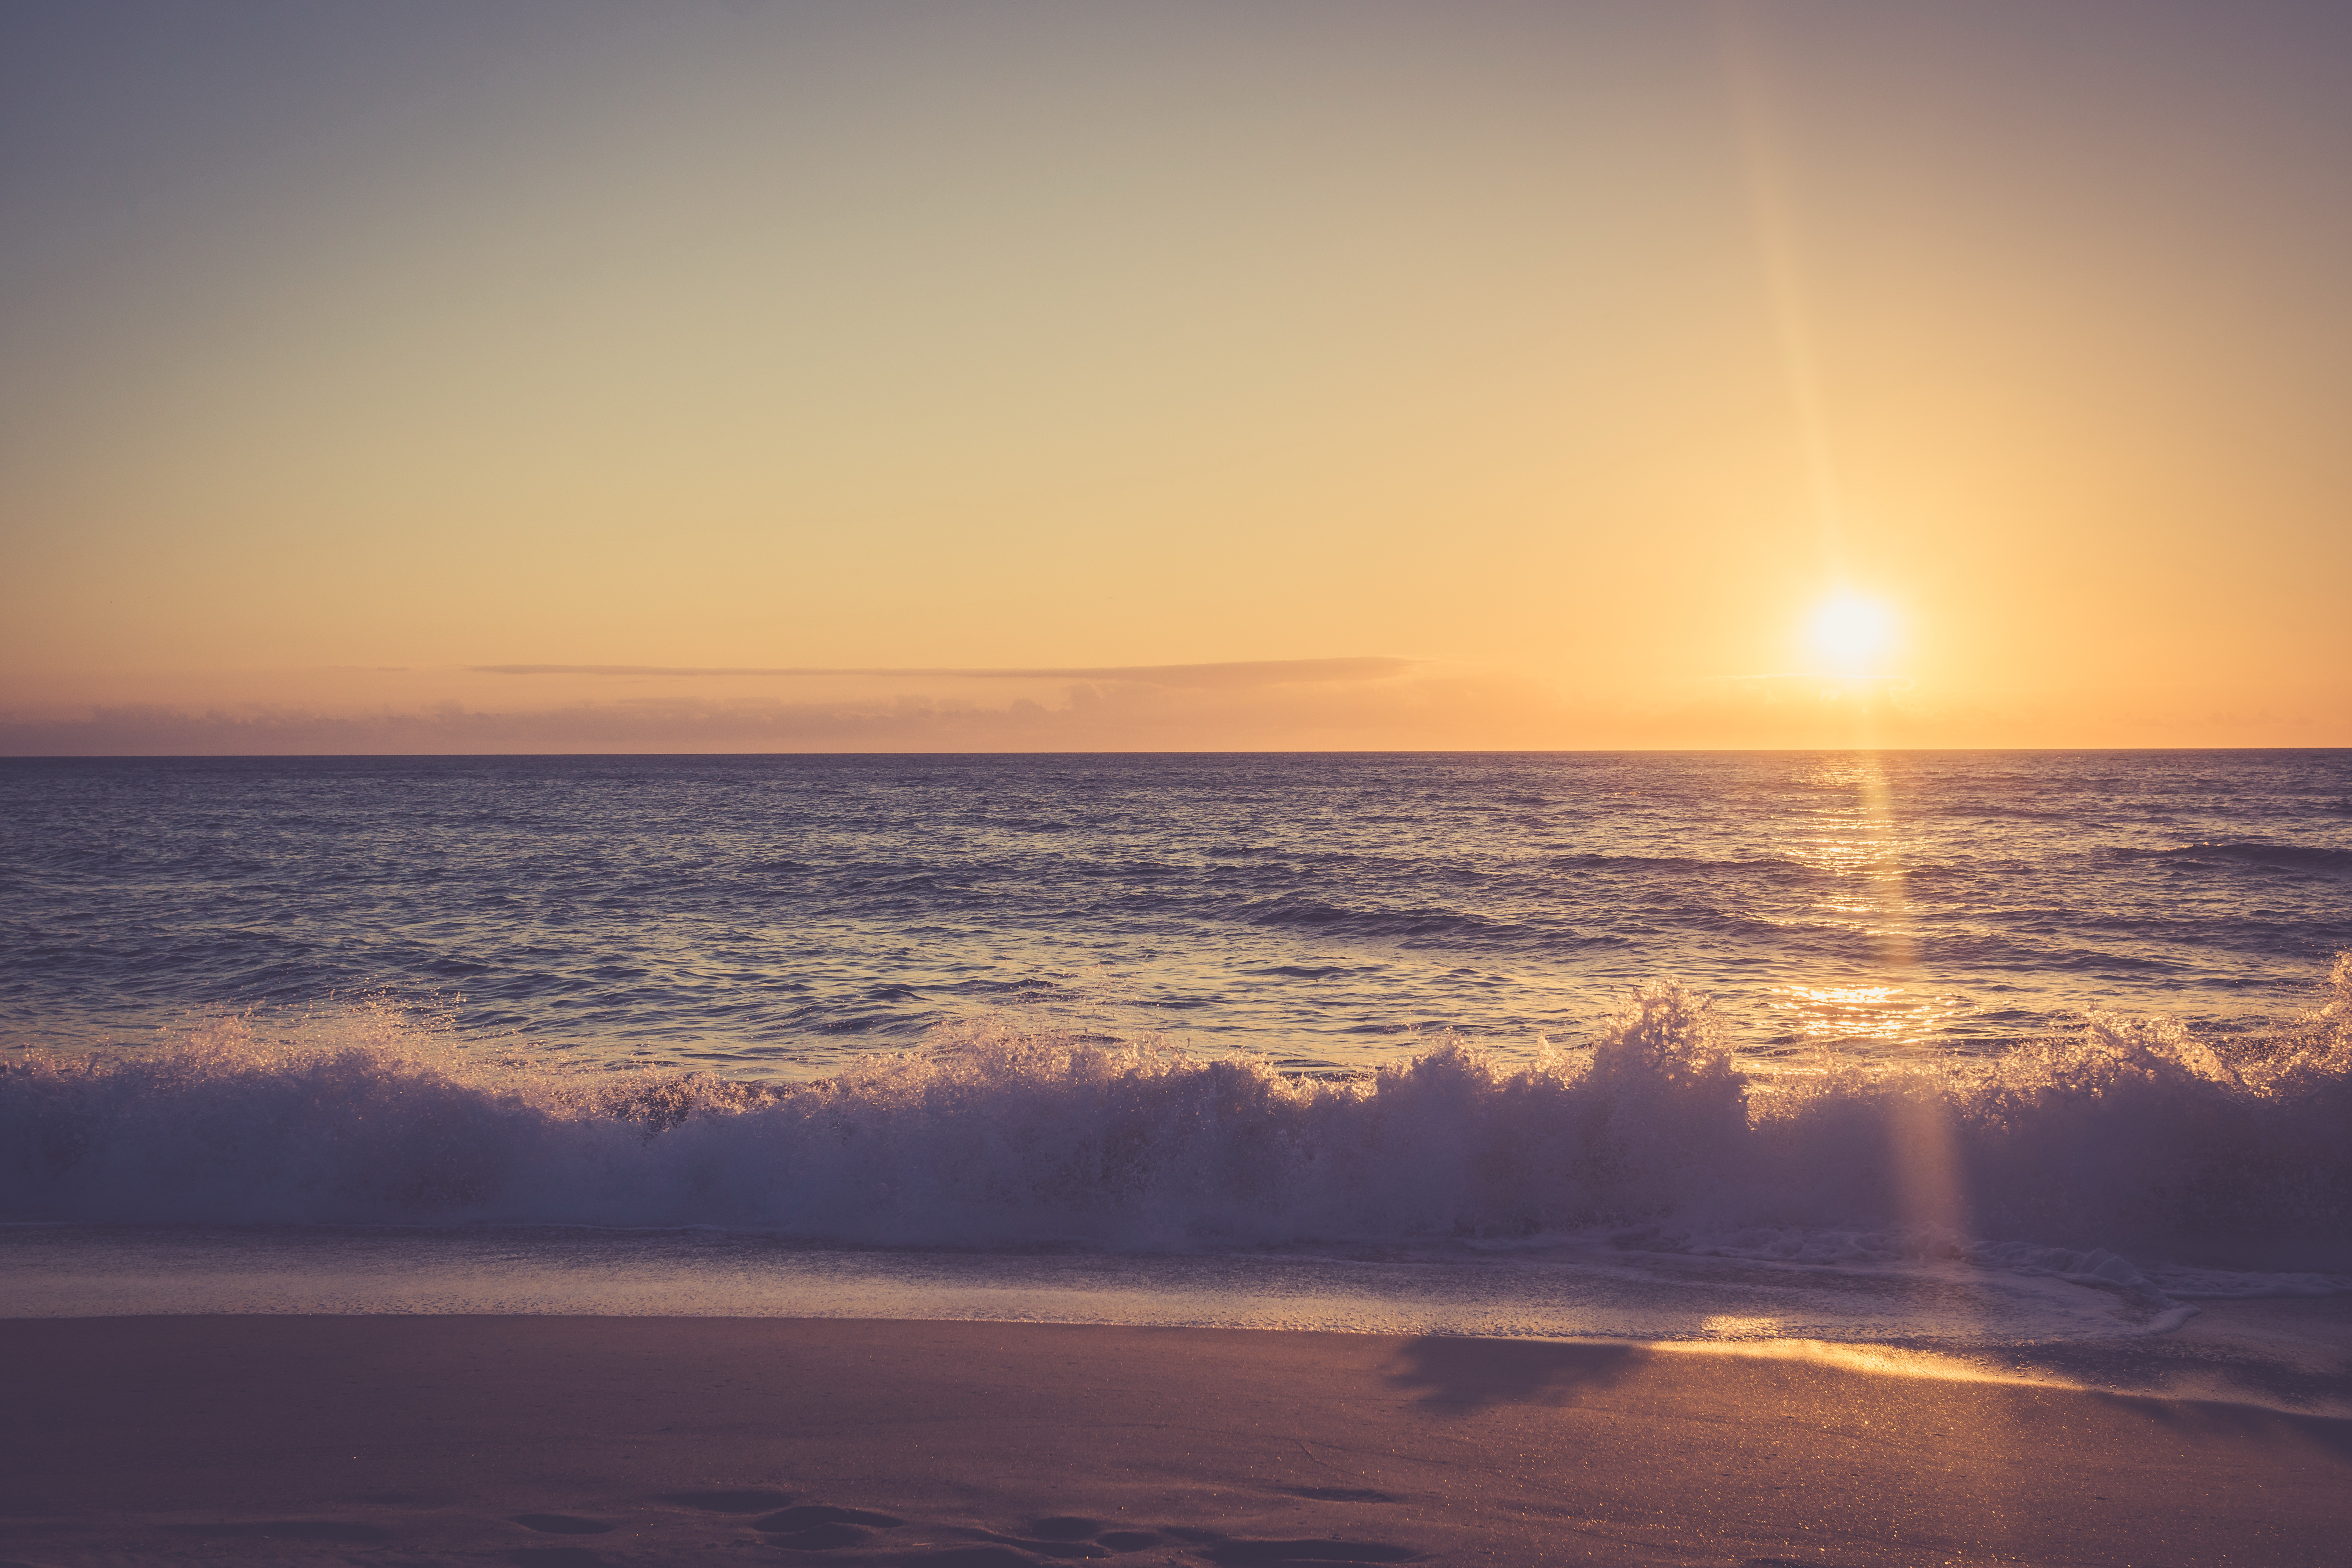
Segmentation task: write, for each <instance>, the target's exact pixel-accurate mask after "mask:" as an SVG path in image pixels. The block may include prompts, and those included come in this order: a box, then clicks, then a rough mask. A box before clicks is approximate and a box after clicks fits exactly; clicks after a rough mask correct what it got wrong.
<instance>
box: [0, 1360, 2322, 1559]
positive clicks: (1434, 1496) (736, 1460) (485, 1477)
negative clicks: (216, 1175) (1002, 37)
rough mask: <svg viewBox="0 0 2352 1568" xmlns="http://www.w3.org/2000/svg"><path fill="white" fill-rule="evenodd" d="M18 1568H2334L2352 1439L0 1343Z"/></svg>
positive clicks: (1446, 1390) (989, 1363) (1255, 1381)
mask: <svg viewBox="0 0 2352 1568" xmlns="http://www.w3.org/2000/svg"><path fill="white" fill-rule="evenodd" d="M0 1357H5V1366H6V1368H7V1376H6V1389H7V1393H6V1398H5V1419H0V1563H33V1564H57V1565H59V1568H63V1565H66V1564H76V1563H144V1562H179V1561H204V1562H220V1563H387V1564H389V1563H404V1564H405V1563H545V1564H550V1565H553V1564H568V1563H703V1564H725V1563H736V1562H749V1563H772V1562H777V1561H779V1560H780V1559H781V1560H782V1561H784V1562H787V1563H791V1562H798V1563H806V1564H820V1563H827V1562H838V1563H843V1564H845V1565H860V1568H862V1565H867V1564H876V1563H891V1564H916V1563H923V1564H937V1565H938V1568H1017V1565H1019V1564H1024V1563H1055V1562H1066V1561H1073V1560H1086V1559H1098V1560H1103V1561H1105V1562H1107V1563H1114V1564H1118V1563H1125V1564H1133V1565H1135V1568H1145V1565H1153V1568H1158V1565H1161V1564H1181V1565H1183V1568H1204V1565H1205V1568H1249V1565H1268V1564H1280V1563H1335V1562H1349V1563H1392V1562H1404V1561H1412V1560H1425V1561H1430V1562H1443V1563H1473V1562H1475V1563H1675V1564H1690V1565H1704V1564H1733V1563H1736V1564H1780V1563H1815V1564H1832V1565H1834V1564H1849V1565H1851V1564H1880V1563H1887V1564H1914V1563H1916V1564H1928V1563H1937V1564H1943V1563H2014V1562H2025V1563H2100V1564H2126V1563H2132V1564H2146V1563H2214V1562H2221V1561H2227V1562H2229V1563H2235V1564H2257V1563H2281V1564H2285V1563H2295V1564H2304V1563H2317V1562H2322V1561H2328V1560H2332V1559H2334V1558H2335V1557H2336V1554H2337V1553H2338V1552H2341V1551H2342V1550H2343V1547H2344V1541H2345V1536H2346V1533H2347V1525H2352V1503H2347V1499H2352V1421H2345V1420H2335V1419H2325V1418H2320V1417H2315V1416H2309V1415H2284V1414H2280V1413H2276V1412H2273V1411H2269V1410H2263V1409H2260V1408H2255V1407H2252V1406H2247V1405H2227V1404H2220V1403H2200V1402H2193V1401H2179V1400H2160V1399H2152V1398H2145V1397H2127V1396H2118V1395H2114V1394H2093V1393H2084V1392H2080V1391H2075V1390H2069V1389H2059V1388H2050V1387H2038V1386H2028V1385H2020V1384H2010V1383H1992V1382H1964V1381H1952V1380H1946V1379H1930V1378H1914V1377H1906V1376H1893V1375H1885V1374H1883V1373H1869V1372H1863V1371H1855V1370H1851V1369H1847V1368H1841V1367H1837V1366H1832V1365H1823V1364H1815V1363H1806V1362H1802V1361H1796V1360H1785V1359H1782V1360H1768V1359H1750V1358H1745V1357H1738V1356H1726V1355H1697V1354H1688V1353H1676V1352H1660V1351H1652V1350H1645V1349H1640V1348H1636V1347H1632V1346H1624V1345H1616V1344H1598V1343H1596V1344H1562V1343H1556V1342H1528V1341H1494V1340H1468V1339H1397V1338H1384V1337H1376V1336H1370V1335H1346V1334H1310V1333H1278V1332H1265V1331H1223V1330H1207V1329H1164V1328H1113V1327H1084V1326H1063V1325H1050V1324H1010V1323H973V1322H877V1321H855V1320H779V1319H742V1318H723V1319H681V1318H545V1317H532V1318H524V1317H501V1318H485V1317H342V1318H298V1317H243V1318H232V1317H164V1318H91V1319H47V1320H42V1319H31V1320H16V1321H0Z"/></svg>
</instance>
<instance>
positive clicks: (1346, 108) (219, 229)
mask: <svg viewBox="0 0 2352 1568" xmlns="http://www.w3.org/2000/svg"><path fill="white" fill-rule="evenodd" d="M35 9H36V8H31V7H18V8H11V10H10V12H9V14H8V16H6V17H5V19H0V35H5V37H0V60H5V65H0V72H5V81H0V89H5V99H6V100H7V102H8V104H9V109H8V111H7V112H8V114H9V116H10V121H11V125H12V129H11V130H10V131H9V132H8V134H6V135H5V137H0V172H4V173H5V179H6V182H7V189H8V192H9V195H10V200H11V204H12V210H13V211H14V212H15V213H16V215H17V216H16V218H15V219H13V220H12V222H11V223H10V224H9V225H8V226H7V231H6V237H5V240H0V331H5V338H0V568H5V570H0V751H6V752H17V753H25V752H217V751H228V752H238V751H254V752H316V751H362V752H368V751H537V750H552V751H687V750H722V751H739V750H794V749H813V750H896V749H929V748H940V749H950V750H989V749H1014V750H1025V749H1046V750H1054V749H1097V748H1099V749H1129V748H1140V749H1185V748H1192V747H1207V748H1274V749H1287V748H1320V747H1351V748H1352V747H1364V748H1391V747H1395V748H1412V747H1423V746H1435V747H1448V748H1452V747H1462V748H1473V747H1507V748H1538V747H1580V746H1653V745H1655V746H1748V745H1817V744H1827V745H1843V744H1853V743H1869V744H1885V745H2208V744H2211V745H2302V744H2327V745H2345V744H2352V629H2347V628H2352V616H2347V615H2346V614H2345V612H2344V610H2343V607H2342V606H2343V601H2344V599H2345V596H2346V590H2347V587H2352V515H2347V512H2352V509H2348V508H2347V496H2352V482H2348V481H2352V441H2347V439H2346V438H2345V437H2344V435H2343V432H2344V431H2345V430H2346V429H2347V428H2352V310H2347V307H2346V305H2345V303H2344V300H2343V279H2346V278H2347V277H2352V200H2347V197H2352V190H2347V175H2346V170H2347V169H2352V20H2347V16H2346V14H2345V13H2343V12H2342V11H2341V10H2340V9H2339V8H2336V7H2328V6H2318V5H2242V6H2231V7H2226V8H2224V7H2212V6H2191V5H2178V6H2176V5H2160V4H2148V3H2133V4H2123V3H2117V4H2101V5H2076V4H2066V3H2063V0H2037V3H2034V4H2023V3H2020V4H2006V5H2004V4H1990V5H1970V6H1966V7H1959V6H1949V5H1872V6H1857V5H1846V4H1832V3H1830V0H1822V3H1820V4H1795V5H1772V4H1753V5H1745V6H1740V5H1674V4H1657V5H1638V6H1635V5H1616V4H1612V5H1493V6H1486V5H1460V6H1455V5H1448V6H1444V7H1436V6H1426V5H1423V6H1407V5H1380V4H1347V5H1309V4H1299V5H1274V6H1270V7H1269V6H1265V5H1185V6H1159V5H1027V4H991V3H974V4H966V5H944V4H941V5H889V4H866V5H756V4H737V5H708V6H694V5H682V6H677V7H664V8H661V9H660V10H659V11H658V12H655V11H650V10H647V9H646V8H644V7H636V6H617V5H616V6H614V7H611V8H609V9H602V8H599V7H596V6H593V5H562V6H556V5H545V6H537V5H523V4H517V5H508V6H501V7H494V8H489V9H488V10H487V11H485V10H484V8H481V7H477V6H470V5H446V6H435V5H416V6H403V7H394V8H382V7H368V6H358V5H352V6H336V5H300V6H296V5H285V6H272V5H226V4H216V5H193V6H190V5H173V6H163V5H157V6H154V7H152V8H142V7H139V6H127V7H114V8H110V9H98V10H89V9H84V8H74V9H73V10H71V11H70V12H68V11H66V10H65V9H64V8H60V9H59V10H58V12H57V14H54V15H37V14H35ZM1840 593H1851V594H1857V595H1864V596H1865V597H1867V598H1870V599H1872V600H1874V601H1876V602H1878V603H1880V604H1882V605H1885V607H1886V608H1887V609H1888V611H1889V612H1890V613H1891V615H1892V617H1893V619H1894V622H1895V626H1896V628H1897V630H1896V635H1895V638H1894V640H1893V642H1892V643H1891V645H1890V646H1889V647H1886V648H1885V650H1884V651H1883V652H1881V653H1878V654H1874V655H1873V656H1872V657H1871V658H1869V659H1868V660H1867V661H1866V663H1867V668H1864V667H1862V666H1859V665H1854V666H1851V667H1849V668H1843V669H1842V668H1840V667H1839V664H1838V661H1837V660H1835V659H1834V658H1830V657H1829V656H1827V655H1826V654H1825V653H1824V651H1823V650H1822V649H1821V648H1819V647H1815V646H1813V645H1812V644H1811V642H1810V641H1809V639H1808V635H1807V634H1808V627H1809V626H1810V625H1811V621H1812V618H1813V616H1814V612H1815V610H1816V607H1817V606H1818V605H1820V604H1821V603H1822V601H1823V600H1825V599H1827V598H1829V597H1831V596H1832V595H1837V594H1840ZM502 667H532V668H530V669H528V670H519V669H516V668H502ZM550 667H551V668H550Z"/></svg>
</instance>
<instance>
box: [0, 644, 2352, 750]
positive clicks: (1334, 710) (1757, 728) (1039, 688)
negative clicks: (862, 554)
mask: <svg viewBox="0 0 2352 1568" xmlns="http://www.w3.org/2000/svg"><path fill="white" fill-rule="evenodd" d="M509 668H511V669H513V670H514V671H516V672H517V673H521V672H524V671H528V672H529V673H530V676H531V679H514V678H513V677H512V676H510V675H509V674H507V673H504V672H494V671H491V670H488V669H483V670H476V671H471V672H459V671H445V672H442V673H441V674H440V675H438V676H432V677H430V678H428V676H427V675H426V674H425V673H424V672H419V673H416V674H414V675H384V676H379V677H374V678H373V679H376V680H377V681H379V682H381V684H379V685H376V686H373V687H368V686H365V685H352V684H350V683H349V682H348V681H345V680H342V679H340V678H339V679H338V680H337V681H336V682H331V683H325V684H316V685H313V686H311V687H299V686H294V685H288V686H286V687H283V688H281V689H280V690H279V693H278V697H277V699H276V700H249V699H250V698H252V697H253V696H255V695H257V689H255V688H247V689H246V695H247V698H248V700H236V701H217V700H185V699H183V700H180V701H177V702H173V701H152V700H112V699H110V698H108V697H105V696H99V695H87V696H84V697H83V698H81V699H79V700H74V701H59V700H54V699H53V700H50V701H48V702H47V703H45V704H43V705H42V707H41V709H40V710H37V711H33V712H26V711H24V710H21V709H20V710H17V711H16V712H0V755H7V756H20V757H21V756H238V755H247V756H273V755H274V756H289V755H404V754H406V755H417V754H435V753H447V754H461V755H462V754H474V755H481V754H497V753H563V752H582V753H593V752H1217V751H1234V752H1286V751H1297V752H1314V751H1362V752H1381V751H1399V752H1404V751H1463V752H1473V751H1574V750H1591V751H1614V750H1622V751H1640V750H1675V749H1688V748H1727V749H1736V748H1770V749H1789V750H1808V749H1816V748H1820V749H1842V748H1868V747H1889V748H1899V747H1912V746H1944V747H1971V746H1995V747H2002V746H2007V747H2016V746H2151V745H2152V746H2167V745H2172V746H2178V745H2205V746H2212V745H2221V746H2230V745H2238V746H2244V745H2296V744H2304V745H2309V744H2323V745H2324V744H2330V743H2336V744H2340V743H2342V739H2343V724H2342V715H2341V714H2340V713H2336V712H2330V713H2308V714H2302V715H2285V716H2280V715H2273V714H2271V713H2268V712H2263V711H2258V710H2231V711H2226V712H2224V711H2221V710H2216V711H2215V712H2214V713H2213V714H2212V715H2210V716H2209V717H2208V719H2206V720H2205V721H2202V722H2200V723H2199V724H2197V725H2194V726H2187V727H2184V726H2182V725H2181V724H2179V722H2177V721H2172V720H2169V719H2168V718H2166V717H2165V716H2164V715H2163V714H2162V713H2160V712H2157V711H2138V712H2134V711H2129V710H2125V709H2124V708H2122V707H2121V706H2119V705H2115V704H2102V705H2095V710H2096V711H2097V713H2098V714H2099V719H2098V721H2097V722H2096V723H2088V722H2086V721H2084V718H2083V716H2082V707H2083V705H2082V704H2081V703H2080V702H2079V701H2077V702H2065V703H2053V704H2052V705H2050V706H2049V707H2048V708H2047V709H2046V710H2036V709H2032V708H2028V707H2022V706H2018V705H2015V704H2003V705H2000V706H1998V707H1977V708H1971V707H1969V706H1966V705H1962V704H1958V703H1956V702H1954V701H1953V700H1950V699H1949V698H1948V697H1947V698H1943V699H1937V700H1928V699H1927V698H1925V697H1923V696H1922V694H1921V693H1919V692H1917V691H1916V690H1911V689H1906V686H1905V683H1903V682H1897V681H1865V682H1843V683H1841V682H1826V683H1825V682H1821V681H1817V680H1814V679H1811V678H1805V679H1772V678H1761V679H1759V678H1744V679H1721V680H1717V681H1711V682H1690V683H1685V684H1684V685H1683V686H1681V687H1679V688H1677V689H1672V690H1668V689H1658V690H1655V691H1654V692H1653V693H1651V695H1650V697H1649V698H1648V699H1647V700H1641V701H1633V700H1591V699H1586V698H1582V697H1580V696H1578V695H1577V694H1576V693H1574V692H1573V691H1571V690H1565V689H1561V688H1560V687H1559V686H1558V685H1556V684H1554V683H1552V682H1549V681H1546V680H1541V679H1535V678H1533V677H1530V676H1528V675H1526V674H1523V673H1520V672H1516V671H1512V670H1508V669H1502V668H1493V667H1481V666H1471V665H1449V664H1441V663H1436V662H1429V661H1416V660H1407V659H1300V660H1283V661H1267V662H1261V663H1236V664H1203V665H1174V666H1133V667H1111V668H1092V669H1086V670H1077V669H1056V670H1053V671H1045V670H1022V671H1009V670H961V669H960V670H954V671H944V672H940V671H933V672H920V673H917V672H908V671H897V670H894V671H890V672H888V679H887V680H884V679H877V678H875V677H874V676H872V675H871V674H870V673H869V672H864V671H847V670H825V671H824V672H822V673H821V674H812V673H807V672H798V673H793V674H789V675H786V674H780V673H779V672H775V671H767V670H762V671H757V672H752V671H743V672H735V671H727V672H712V671H709V670H685V669H673V668H667V667H647V668H648V669H649V670H650V671H651V673H648V672H647V670H641V669H640V668H639V667H631V666H521V667H509ZM599 672H602V673H599ZM751 674H756V675H758V676H759V677H761V680H762V681H763V682H764V684H761V685H754V686H747V685H746V684H745V683H744V682H743V681H741V680H740V679H739V675H751ZM615 676H624V677H629V678H632V679H612V678H613V677H615ZM849 677H854V678H855V679H844V678H849ZM689 678H690V679H689ZM992 682H993V683H994V684H991V683H992ZM403 683H405V684H403ZM861 684H862V686H863V687H864V688H865V689H860V687H861ZM844 686H846V687H848V688H849V689H843V688H844ZM130 695H131V694H129V693H126V694H125V696H126V697H127V696H130Z"/></svg>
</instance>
